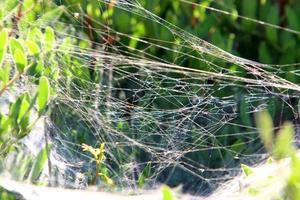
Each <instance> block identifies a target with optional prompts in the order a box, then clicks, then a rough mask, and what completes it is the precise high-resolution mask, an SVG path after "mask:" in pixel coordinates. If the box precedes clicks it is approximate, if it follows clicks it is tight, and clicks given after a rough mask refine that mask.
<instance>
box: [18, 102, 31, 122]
mask: <svg viewBox="0 0 300 200" xmlns="http://www.w3.org/2000/svg"><path fill="white" fill-rule="evenodd" d="M29 108H30V103H29V102H28V101H27V99H26V98H22V101H21V104H20V109H19V113H18V118H17V123H18V124H19V123H21V121H22V120H23V117H24V116H25V114H27V112H28V111H29Z"/></svg>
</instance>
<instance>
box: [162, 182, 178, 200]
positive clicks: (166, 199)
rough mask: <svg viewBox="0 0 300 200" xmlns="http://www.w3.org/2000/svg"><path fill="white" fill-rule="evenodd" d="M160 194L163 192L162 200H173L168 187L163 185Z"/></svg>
mask: <svg viewBox="0 0 300 200" xmlns="http://www.w3.org/2000/svg"><path fill="white" fill-rule="evenodd" d="M162 192H163V200H175V197H174V195H173V192H172V191H171V189H170V188H169V187H168V186H166V185H164V186H163V187H162Z"/></svg>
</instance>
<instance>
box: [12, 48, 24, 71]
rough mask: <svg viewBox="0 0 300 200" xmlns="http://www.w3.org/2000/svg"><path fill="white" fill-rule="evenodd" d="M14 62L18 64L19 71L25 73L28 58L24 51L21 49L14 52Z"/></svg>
mask: <svg viewBox="0 0 300 200" xmlns="http://www.w3.org/2000/svg"><path fill="white" fill-rule="evenodd" d="M13 56H14V61H15V63H16V67H17V70H18V71H19V72H23V71H24V70H25V68H26V66H27V57H26V55H25V54H24V52H23V51H21V50H20V49H17V50H16V51H15V52H14V55H13Z"/></svg>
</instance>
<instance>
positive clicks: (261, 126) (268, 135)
mask: <svg viewBox="0 0 300 200" xmlns="http://www.w3.org/2000/svg"><path fill="white" fill-rule="evenodd" d="M256 124H257V128H258V132H259V135H260V138H261V140H262V142H263V144H264V145H265V148H266V149H267V151H269V152H271V150H272V148H273V122H272V118H271V116H270V115H269V113H268V111H266V110H264V111H261V112H259V113H258V114H257V115H256Z"/></svg>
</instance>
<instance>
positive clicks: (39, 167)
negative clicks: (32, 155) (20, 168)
mask: <svg viewBox="0 0 300 200" xmlns="http://www.w3.org/2000/svg"><path fill="white" fill-rule="evenodd" d="M49 148H50V147H49ZM48 151H49V149H47V148H46V147H44V148H43V149H42V150H41V151H40V152H39V153H38V155H37V157H36V159H35V161H34V164H33V168H32V170H31V174H30V180H31V182H35V181H36V180H37V179H38V178H39V176H40V174H41V173H42V171H43V169H44V166H45V164H46V162H47V160H48Z"/></svg>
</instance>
